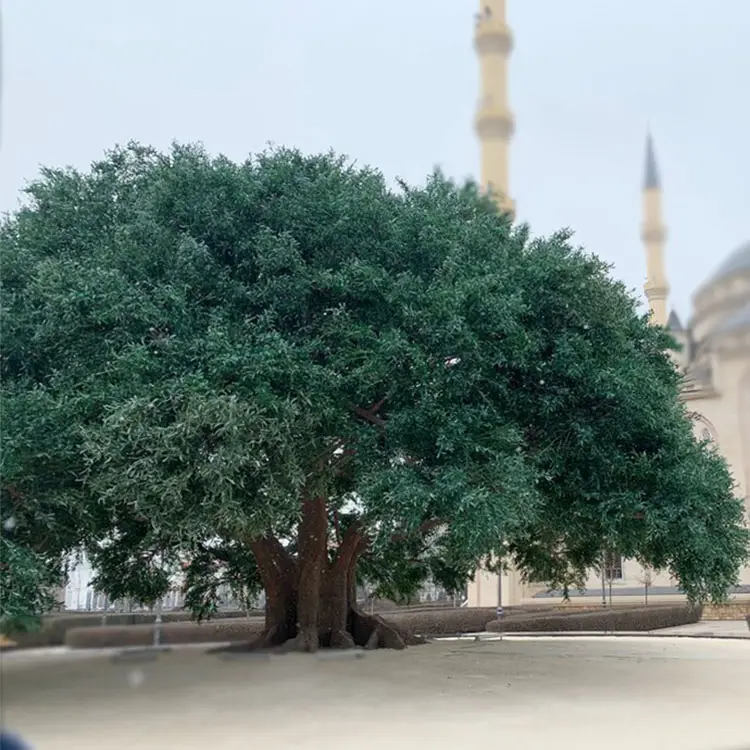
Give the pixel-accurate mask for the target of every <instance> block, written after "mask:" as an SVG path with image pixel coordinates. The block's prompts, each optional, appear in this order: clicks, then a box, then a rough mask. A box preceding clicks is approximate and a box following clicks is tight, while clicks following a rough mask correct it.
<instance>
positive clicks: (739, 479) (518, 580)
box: [468, 0, 750, 607]
mask: <svg viewBox="0 0 750 750" xmlns="http://www.w3.org/2000/svg"><path fill="white" fill-rule="evenodd" d="M512 48H513V36H512V33H511V30H510V29H509V28H508V25H507V22H506V3H505V0H483V2H481V3H480V12H479V13H478V14H477V16H476V30H475V49H476V51H477V54H478V56H479V67H480V74H481V95H480V101H479V107H478V113H477V120H476V131H477V135H478V137H479V143H480V154H481V156H480V161H481V184H482V185H483V187H484V188H485V189H486V190H488V191H489V192H491V193H492V194H493V195H496V196H497V201H498V205H499V207H500V208H501V209H502V210H508V211H514V210H515V205H514V203H513V202H512V201H511V200H510V198H508V196H509V194H510V187H509V184H508V183H509V178H508V175H509V170H508V164H509V158H510V154H509V151H510V148H509V145H510V139H511V137H512V135H513V123H514V120H513V116H512V114H511V111H510V107H509V98H508V59H509V56H510V53H511V51H512ZM641 239H642V242H643V246H644V251H645V262H646V283H645V285H644V293H645V296H646V300H647V302H648V305H649V309H650V311H651V316H652V319H653V322H654V323H655V324H656V325H661V326H667V327H668V328H669V329H670V330H671V332H672V334H673V336H674V337H675V339H676V340H677V341H678V342H679V344H680V345H681V351H679V352H675V353H674V357H675V361H676V364H677V366H678V367H679V369H680V370H681V372H682V373H683V376H684V385H683V389H682V394H681V397H682V398H683V399H684V401H685V402H686V403H687V406H688V409H689V411H690V413H691V415H692V418H693V422H694V429H695V435H696V437H697V438H699V439H709V440H712V441H713V442H715V443H716V445H717V447H718V449H719V451H720V452H721V454H722V455H723V456H724V458H725V459H726V461H727V463H728V464H729V468H730V470H731V472H732V474H733V476H734V479H735V482H736V487H737V494H738V495H739V496H740V497H743V498H745V504H746V509H747V514H748V516H750V242H747V243H745V244H744V245H742V246H741V247H739V248H737V249H735V250H734V252H732V253H730V254H729V256H728V257H727V259H726V260H725V261H724V263H723V264H721V265H720V266H719V268H718V269H717V271H716V272H715V273H714V275H713V276H711V277H710V278H709V279H708V281H706V282H705V283H704V284H703V285H702V286H701V287H700V288H699V289H698V290H697V292H696V293H695V295H694V297H693V311H692V315H691V317H690V320H689V321H688V323H687V324H686V325H683V323H682V322H681V321H680V319H679V316H678V315H677V314H676V313H675V312H674V311H672V312H671V313H670V312H669V292H670V289H669V282H668V279H667V274H666V270H665V262H664V260H665V257H664V256H665V246H666V241H667V230H666V223H665V221H664V216H663V211H662V183H661V178H660V174H659V169H658V164H657V160H656V152H655V147H654V142H653V139H652V137H651V134H650V133H649V134H648V136H647V139H646V156H645V166H644V176H643V186H642V224H641ZM576 593H577V594H578V596H576V595H575V594H576ZM735 593H736V594H737V595H749V596H750V567H747V568H746V569H745V570H743V571H742V574H741V585H740V586H739V587H738V588H737V590H736V592H735ZM680 596H681V593H680V591H679V589H678V587H677V585H676V582H675V581H674V580H672V579H671V578H670V577H669V575H668V574H665V573H655V572H653V571H650V570H645V569H643V568H642V567H641V566H640V565H639V564H638V563H637V562H635V561H632V560H622V559H620V558H613V559H610V560H607V561H605V564H604V565H603V566H602V570H593V571H591V574H590V576H589V579H588V581H587V582H586V588H585V590H584V591H582V592H571V598H572V599H576V598H582V599H589V598H591V597H596V598H601V599H602V600H604V601H608V600H609V599H611V598H618V599H620V600H628V599H632V600H639V601H641V600H643V599H644V598H648V597H651V598H653V599H664V598H674V597H680ZM561 597H562V593H561V592H550V591H548V590H547V587H546V586H544V585H543V584H527V583H525V582H524V581H523V580H522V577H521V575H520V574H519V572H518V571H515V570H508V571H506V572H505V573H504V574H503V575H501V576H497V575H495V574H493V573H489V572H487V571H485V570H479V571H477V573H476V575H475V577H474V580H473V581H471V582H470V583H469V586H468V605H469V606H480V607H489V606H498V605H502V606H512V605H518V604H524V603H530V602H532V601H534V602H537V603H540V601H541V600H550V599H552V600H554V599H560V598H561Z"/></svg>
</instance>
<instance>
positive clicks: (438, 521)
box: [391, 518, 447, 542]
mask: <svg viewBox="0 0 750 750" xmlns="http://www.w3.org/2000/svg"><path fill="white" fill-rule="evenodd" d="M446 523H447V522H446V520H445V519H444V518H432V519H430V520H429V521H425V522H424V523H422V524H420V525H419V526H417V528H416V529H414V531H411V532H406V531H399V532H396V533H395V534H393V535H392V536H391V541H392V542H403V541H404V540H405V539H409V537H412V536H424V535H425V534H429V533H430V532H431V531H434V530H435V529H437V528H438V527H440V526H444V525H445V524H446Z"/></svg>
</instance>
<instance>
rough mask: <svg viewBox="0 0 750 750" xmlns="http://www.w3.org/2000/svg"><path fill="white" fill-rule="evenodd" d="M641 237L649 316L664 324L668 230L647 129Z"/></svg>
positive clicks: (667, 292) (665, 321) (666, 291)
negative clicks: (644, 252) (665, 249)
mask: <svg viewBox="0 0 750 750" xmlns="http://www.w3.org/2000/svg"><path fill="white" fill-rule="evenodd" d="M641 238H642V239H643V245H644V247H645V250H646V284H645V285H644V287H643V290H644V292H645V293H646V299H647V300H648V305H649V307H650V308H651V319H652V321H653V322H654V323H655V324H656V325H660V326H666V325H667V298H668V297H669V284H668V283H667V275H666V272H665V270H664V243H665V242H666V239H667V230H666V228H665V226H664V223H663V221H662V210H661V181H660V180H659V170H658V168H657V166H656V154H655V153H654V141H653V138H652V137H651V133H650V132H649V134H648V135H647V136H646V166H645V172H644V175H643V224H642V225H641Z"/></svg>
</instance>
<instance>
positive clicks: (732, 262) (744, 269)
mask: <svg viewBox="0 0 750 750" xmlns="http://www.w3.org/2000/svg"><path fill="white" fill-rule="evenodd" d="M748 272H750V242H745V243H743V244H742V245H740V246H739V247H738V248H737V249H736V250H735V251H734V252H733V253H731V255H730V256H729V257H728V258H727V259H726V260H725V261H724V262H723V263H722V264H721V265H720V266H719V268H718V269H717V270H716V272H715V273H714V275H713V276H712V277H711V278H710V280H709V281H708V284H714V283H716V282H718V281H723V280H724V279H727V278H729V277H730V276H738V275H740V274H743V273H748Z"/></svg>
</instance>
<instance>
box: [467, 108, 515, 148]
mask: <svg viewBox="0 0 750 750" xmlns="http://www.w3.org/2000/svg"><path fill="white" fill-rule="evenodd" d="M474 124H475V127H476V131H477V135H478V136H479V137H480V138H505V139H508V138H511V137H512V136H513V133H514V132H515V129H516V122H515V119H514V117H513V113H512V112H511V111H510V109H508V107H505V106H503V105H502V104H494V103H492V102H491V101H485V102H482V103H480V105H479V109H478V111H477V116H476V120H475V121H474Z"/></svg>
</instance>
